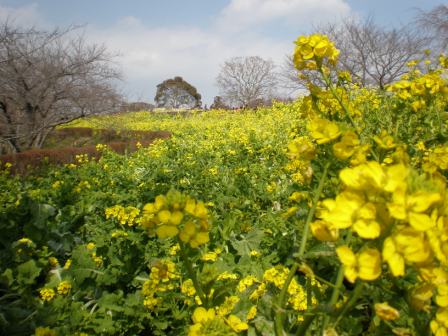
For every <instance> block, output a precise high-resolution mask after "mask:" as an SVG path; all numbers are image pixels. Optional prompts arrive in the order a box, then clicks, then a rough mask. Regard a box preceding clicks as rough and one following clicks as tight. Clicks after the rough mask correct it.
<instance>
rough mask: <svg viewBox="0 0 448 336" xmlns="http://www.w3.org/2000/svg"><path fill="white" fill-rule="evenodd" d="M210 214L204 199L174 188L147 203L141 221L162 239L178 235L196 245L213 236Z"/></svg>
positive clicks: (191, 244)
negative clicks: (182, 192)
mask: <svg viewBox="0 0 448 336" xmlns="http://www.w3.org/2000/svg"><path fill="white" fill-rule="evenodd" d="M208 217H209V216H208V210H207V208H206V206H205V204H204V203H203V202H200V201H196V200H195V199H193V198H191V197H189V196H185V195H183V194H181V193H180V192H178V191H174V190H171V191H169V192H168V193H167V194H166V195H159V196H157V197H156V198H155V201H154V203H148V204H146V205H145V206H144V207H143V216H142V217H141V220H140V224H141V225H142V226H143V227H145V228H146V229H148V230H149V232H150V233H151V234H152V233H154V232H155V234H156V235H157V236H158V237H159V238H161V239H163V238H172V237H176V236H178V237H179V239H180V240H181V241H182V242H183V243H185V244H189V245H190V246H191V247H193V248H196V247H198V246H200V245H203V244H206V243H207V242H208V241H209V240H210V238H209V230H210V222H209V218H208Z"/></svg>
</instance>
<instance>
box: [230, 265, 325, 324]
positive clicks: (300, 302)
mask: <svg viewBox="0 0 448 336" xmlns="http://www.w3.org/2000/svg"><path fill="white" fill-rule="evenodd" d="M288 274H289V269H288V268H287V267H284V266H282V265H278V266H274V267H271V268H269V269H267V270H266V271H265V272H264V274H263V279H262V281H259V280H258V279H257V278H256V277H255V276H253V275H248V276H246V277H244V278H242V279H241V280H240V281H239V283H238V285H237V290H238V292H240V293H244V292H246V291H249V292H251V294H250V295H249V299H250V300H252V301H258V300H259V299H260V298H261V297H262V296H263V295H264V294H265V293H266V292H267V291H268V285H269V284H272V285H273V286H275V287H276V288H278V289H282V287H283V285H284V284H285V282H286V279H287V278H288ZM310 280H311V281H310V284H311V286H312V287H313V288H316V289H320V288H322V285H321V284H320V283H319V282H318V281H317V280H316V279H315V278H314V277H311V278H310ZM254 285H256V287H255V289H253V288H254V287H253V286H254ZM287 293H288V295H289V296H288V303H289V304H290V305H291V307H292V308H293V309H294V310H295V311H305V310H306V309H307V308H308V299H307V293H306V290H305V289H304V288H303V287H302V286H301V285H299V283H298V282H297V280H296V279H295V278H293V279H292V281H291V283H290V284H289V286H288V289H287ZM310 302H311V304H312V305H316V304H317V299H316V297H315V296H314V295H312V296H311V298H310ZM298 318H299V319H301V318H302V316H299V317H298Z"/></svg>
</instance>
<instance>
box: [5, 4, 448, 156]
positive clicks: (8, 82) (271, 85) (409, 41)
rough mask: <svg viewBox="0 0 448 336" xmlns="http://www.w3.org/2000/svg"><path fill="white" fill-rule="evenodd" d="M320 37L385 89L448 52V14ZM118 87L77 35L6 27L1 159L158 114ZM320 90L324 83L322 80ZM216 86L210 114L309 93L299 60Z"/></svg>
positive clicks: (185, 87) (329, 31)
mask: <svg viewBox="0 0 448 336" xmlns="http://www.w3.org/2000/svg"><path fill="white" fill-rule="evenodd" d="M313 32H314V33H321V34H326V35H328V37H329V38H330V39H331V40H332V41H334V42H335V44H336V47H337V48H338V49H339V50H340V53H341V54H340V57H339V60H340V61H339V63H338V66H339V70H341V71H342V70H343V71H347V72H348V73H349V74H350V75H351V77H352V80H353V81H354V82H356V83H358V84H359V85H361V86H370V87H378V88H379V89H383V88H385V87H386V86H387V85H388V84H390V83H392V82H394V81H396V80H397V79H399V78H400V76H401V75H402V74H403V73H405V72H406V70H407V69H406V64H407V63H408V62H409V61H411V60H415V59H421V58H422V57H423V55H424V54H423V52H424V50H425V49H432V50H433V55H434V56H436V55H437V54H438V53H442V52H445V53H446V52H447V48H448V6H446V5H439V6H437V7H435V8H434V9H432V10H429V11H419V12H418V13H417V15H416V17H415V18H414V20H413V21H412V22H411V24H408V25H403V26H401V27H399V28H387V27H382V26H380V25H378V24H377V23H375V21H374V20H373V19H372V18H367V19H365V20H359V19H355V18H347V19H345V20H342V21H341V22H340V23H338V24H324V25H320V26H318V27H315V28H314V29H313ZM120 77H121V75H120V72H119V71H118V70H117V68H116V67H115V66H114V63H113V55H111V54H110V53H109V52H108V51H107V49H106V48H105V47H104V46H102V45H98V44H88V43H87V42H86V39H85V38H84V37H83V36H82V35H80V34H78V29H77V28H76V27H69V28H66V29H54V30H52V31H44V30H37V29H35V28H20V27H16V26H14V25H12V24H11V23H10V22H8V21H7V22H3V23H0V153H1V152H5V151H9V152H20V151H23V150H25V149H28V148H33V147H41V146H42V144H43V143H44V141H45V139H46V137H47V136H48V134H49V133H50V132H51V131H52V130H53V129H54V128H55V127H56V126H58V125H61V124H64V123H67V122H70V121H72V120H75V119H77V118H82V117H85V116H88V115H92V114H105V113H112V112H120V111H132V110H139V109H149V110H151V109H152V107H153V106H152V105H146V104H147V103H141V102H138V103H125V102H124V101H123V99H122V97H121V95H120V94H119V93H118V91H117V89H116V87H115V86H114V83H116V82H117V80H119V79H120ZM307 77H309V76H307ZM314 84H315V85H321V84H322V83H319V81H318V80H317V79H316V80H315V83H314ZM216 85H217V87H218V88H219V92H220V95H219V96H217V97H215V99H214V101H213V104H212V105H211V106H210V107H211V108H224V109H226V108H251V107H257V106H264V105H269V104H271V102H272V100H273V99H280V100H282V99H283V100H285V99H288V96H290V95H291V94H293V93H294V92H296V93H297V92H298V91H300V90H305V89H307V88H306V85H305V82H304V81H303V80H302V76H300V74H299V73H298V71H297V70H296V69H295V68H294V66H293V62H292V59H291V56H287V57H286V58H285V61H284V63H283V65H281V66H280V67H276V65H275V64H274V63H273V62H272V61H271V60H266V59H263V58H262V57H260V56H248V57H233V58H231V59H229V60H227V61H225V62H224V63H223V64H222V65H221V68H220V71H219V74H218V75H217V77H216ZM282 92H283V93H282ZM282 97H283V98H282ZM285 97H286V98H285ZM201 99H202V97H201V94H200V93H199V92H198V90H197V89H196V88H195V87H194V86H193V85H191V84H190V83H188V82H187V81H186V80H185V79H183V78H182V77H179V76H177V77H174V78H170V79H167V80H164V81H163V82H162V83H160V84H159V85H157V92H156V96H155V99H154V101H155V105H156V107H163V108H167V109H197V108H201V106H202V101H201Z"/></svg>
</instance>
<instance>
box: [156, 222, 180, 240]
mask: <svg viewBox="0 0 448 336" xmlns="http://www.w3.org/2000/svg"><path fill="white" fill-rule="evenodd" d="M178 233H179V230H178V229H177V227H176V226H172V225H161V226H159V227H158V228H157V229H156V234H157V237H159V238H160V239H165V238H171V237H174V236H176V235H177V234H178Z"/></svg>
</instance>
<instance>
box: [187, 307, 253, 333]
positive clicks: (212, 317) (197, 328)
mask: <svg viewBox="0 0 448 336" xmlns="http://www.w3.org/2000/svg"><path fill="white" fill-rule="evenodd" d="M192 320H193V325H191V326H190V328H189V330H188V336H209V335H216V336H218V335H233V334H235V333H240V332H242V331H245V330H247V329H248V328H249V326H248V324H247V323H246V322H243V321H242V320H241V319H240V318H239V317H238V316H236V315H229V316H222V315H218V314H216V312H215V309H213V308H210V309H205V308H204V307H198V308H196V309H195V310H194V312H193V316H192Z"/></svg>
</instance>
